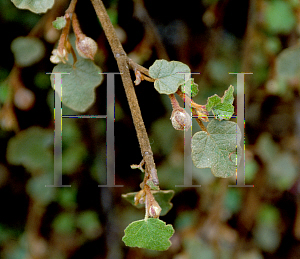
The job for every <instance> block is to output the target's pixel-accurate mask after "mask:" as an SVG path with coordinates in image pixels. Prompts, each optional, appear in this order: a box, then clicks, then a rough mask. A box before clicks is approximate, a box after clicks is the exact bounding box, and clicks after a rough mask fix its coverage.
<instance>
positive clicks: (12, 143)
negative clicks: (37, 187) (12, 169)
mask: <svg viewBox="0 0 300 259" xmlns="http://www.w3.org/2000/svg"><path fill="white" fill-rule="evenodd" d="M51 146H52V149H53V131H52V132H51V131H50V130H46V129H42V128H40V127H30V128H28V129H26V130H23V131H21V132H20V133H18V134H17V135H16V136H14V137H12V138H11V139H10V140H9V142H8V145H7V151H6V158H7V161H8V162H9V163H10V164H13V165H23V166H24V167H25V168H26V169H27V170H28V171H29V172H31V173H36V172H40V171H42V172H53V153H52V151H51V149H50V147H51Z"/></svg>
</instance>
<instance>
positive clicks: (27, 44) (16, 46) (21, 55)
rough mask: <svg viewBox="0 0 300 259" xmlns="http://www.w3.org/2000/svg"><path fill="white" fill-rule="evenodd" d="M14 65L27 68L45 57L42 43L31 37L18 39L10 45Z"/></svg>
mask: <svg viewBox="0 0 300 259" xmlns="http://www.w3.org/2000/svg"><path fill="white" fill-rule="evenodd" d="M11 51H12V52H13V53H14V57H15V61H16V63H17V64H18V65H19V66H21V67H28V66H31V65H33V64H35V63H37V62H39V61H40V60H41V59H42V58H43V57H44V55H45V46H44V44H43V42H42V41H41V40H39V39H37V38H33V37H18V38H15V39H14V40H13V41H12V43H11Z"/></svg>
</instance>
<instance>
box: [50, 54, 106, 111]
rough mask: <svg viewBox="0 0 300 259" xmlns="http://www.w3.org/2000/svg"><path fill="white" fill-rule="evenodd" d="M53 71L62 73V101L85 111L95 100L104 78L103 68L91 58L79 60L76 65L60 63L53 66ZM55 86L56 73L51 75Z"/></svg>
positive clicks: (52, 83)
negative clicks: (97, 89) (96, 91)
mask: <svg viewBox="0 0 300 259" xmlns="http://www.w3.org/2000/svg"><path fill="white" fill-rule="evenodd" d="M53 73H70V74H69V75H67V74H62V75H61V77H62V102H63V104H64V105H66V106H68V107H69V108H71V109H73V110H75V111H79V112H85V111H86V110H87V109H88V108H90V107H91V106H92V104H93V103H94V102H95V88H96V87H98V86H99V85H100V83H101V82H102V80H103V76H102V75H101V74H99V73H101V69H100V68H99V67H98V66H96V65H95V64H94V62H93V61H92V60H90V59H80V60H78V61H77V62H76V63H75V65H74V67H73V66H72V65H70V64H63V63H60V64H58V65H57V66H55V67H54V68H53ZM50 79H51V85H52V88H54V75H53V74H52V75H51V77H50Z"/></svg>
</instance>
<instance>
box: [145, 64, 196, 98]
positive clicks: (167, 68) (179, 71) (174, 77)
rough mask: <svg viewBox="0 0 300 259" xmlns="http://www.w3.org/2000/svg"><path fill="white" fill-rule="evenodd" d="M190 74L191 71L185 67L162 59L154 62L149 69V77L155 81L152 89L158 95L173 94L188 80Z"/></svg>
mask: <svg viewBox="0 0 300 259" xmlns="http://www.w3.org/2000/svg"><path fill="white" fill-rule="evenodd" d="M184 73H188V74H189V75H186V74H184ZM190 73H191V70H190V68H189V67H188V66H187V65H185V64H183V63H181V62H179V61H170V62H168V61H166V60H163V59H160V60H156V61H155V62H154V64H153V65H152V66H151V67H150V68H149V75H150V76H151V77H152V78H154V79H155V82H154V87H155V89H156V90H157V91H158V92H159V93H160V94H173V93H175V92H176V91H177V90H178V87H179V86H180V85H182V84H183V83H184V82H185V81H187V80H189V79H190V77H191V75H190Z"/></svg>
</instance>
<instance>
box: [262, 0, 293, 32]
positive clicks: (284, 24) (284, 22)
mask: <svg viewBox="0 0 300 259" xmlns="http://www.w3.org/2000/svg"><path fill="white" fill-rule="evenodd" d="M264 21H265V26H266V28H267V30H268V31H269V32H271V33H283V34H288V33H289V32H291V30H292V29H293V28H294V26H295V25H296V16H295V14H294V12H293V9H292V8H291V5H290V4H289V3H288V2H286V1H282V0H276V1H268V2H266V9H265V19H264Z"/></svg>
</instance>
